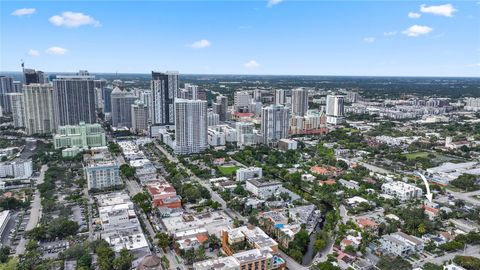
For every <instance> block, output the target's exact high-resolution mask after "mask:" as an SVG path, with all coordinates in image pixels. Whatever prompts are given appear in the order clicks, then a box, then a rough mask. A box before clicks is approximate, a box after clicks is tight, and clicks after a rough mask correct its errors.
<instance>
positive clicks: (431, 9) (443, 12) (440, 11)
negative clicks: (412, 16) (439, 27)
mask: <svg viewBox="0 0 480 270" xmlns="http://www.w3.org/2000/svg"><path fill="white" fill-rule="evenodd" d="M420 11H421V12H423V13H431V14H434V15H440V16H446V17H453V13H454V12H456V11H457V10H456V9H455V8H454V7H453V5H452V4H445V5H439V6H427V5H425V4H423V5H421V6H420Z"/></svg>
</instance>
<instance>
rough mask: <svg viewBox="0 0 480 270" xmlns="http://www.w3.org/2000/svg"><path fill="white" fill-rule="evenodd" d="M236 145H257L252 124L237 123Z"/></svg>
mask: <svg viewBox="0 0 480 270" xmlns="http://www.w3.org/2000/svg"><path fill="white" fill-rule="evenodd" d="M236 128H237V145H238V146H243V145H254V144H256V143H257V140H256V138H257V136H256V135H255V133H254V132H253V128H254V125H253V123H248V122H237V125H236Z"/></svg>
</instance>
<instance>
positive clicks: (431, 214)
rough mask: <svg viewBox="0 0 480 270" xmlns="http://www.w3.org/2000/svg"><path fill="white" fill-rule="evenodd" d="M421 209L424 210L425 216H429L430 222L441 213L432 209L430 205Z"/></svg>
mask: <svg viewBox="0 0 480 270" xmlns="http://www.w3.org/2000/svg"><path fill="white" fill-rule="evenodd" d="M421 208H423V209H424V212H425V214H427V216H428V219H430V220H434V219H435V218H436V217H437V216H438V214H439V213H440V210H439V209H437V208H433V207H430V206H428V205H422V206H421Z"/></svg>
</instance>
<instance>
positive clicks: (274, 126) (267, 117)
mask: <svg viewBox="0 0 480 270" xmlns="http://www.w3.org/2000/svg"><path fill="white" fill-rule="evenodd" d="M289 116H290V115H289V110H288V108H286V107H284V106H283V105H270V106H267V107H264V108H263V109H262V138H263V142H264V143H271V142H272V141H277V140H280V139H283V138H287V137H288V122H289V118H290V117H289Z"/></svg>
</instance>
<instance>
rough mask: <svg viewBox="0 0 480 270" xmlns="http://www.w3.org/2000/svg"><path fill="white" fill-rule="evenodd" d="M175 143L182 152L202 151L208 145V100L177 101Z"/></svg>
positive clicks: (176, 149)
mask: <svg viewBox="0 0 480 270" xmlns="http://www.w3.org/2000/svg"><path fill="white" fill-rule="evenodd" d="M175 144H176V146H175V151H176V152H177V153H180V154H191V153H200V152H202V151H203V150H205V149H206V148H207V147H208V138H207V101H205V100H188V99H177V100H176V101H175Z"/></svg>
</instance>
